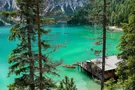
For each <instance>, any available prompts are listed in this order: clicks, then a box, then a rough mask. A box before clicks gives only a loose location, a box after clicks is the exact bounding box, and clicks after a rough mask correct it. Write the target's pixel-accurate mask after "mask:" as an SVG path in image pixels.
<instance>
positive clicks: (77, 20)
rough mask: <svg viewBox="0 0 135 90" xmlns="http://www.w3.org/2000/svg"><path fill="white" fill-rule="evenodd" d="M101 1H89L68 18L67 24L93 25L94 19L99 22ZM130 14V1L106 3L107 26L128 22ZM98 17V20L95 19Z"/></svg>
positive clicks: (122, 0) (117, 0)
mask: <svg viewBox="0 0 135 90" xmlns="http://www.w3.org/2000/svg"><path fill="white" fill-rule="evenodd" d="M102 3H103V2H102V1H100V0H96V1H91V2H89V4H88V5H87V6H86V7H85V8H83V9H81V10H80V11H79V12H77V13H75V14H74V15H72V16H70V20H69V21H68V23H70V24H90V23H92V22H94V23H95V21H96V19H97V20H98V21H97V22H99V21H100V20H99V19H102V18H99V17H101V16H102V15H103V14H102V9H103V5H102ZM129 13H130V0H109V1H108V2H107V18H108V24H109V25H115V26H121V23H126V22H127V21H128V16H129ZM96 17H98V18H96Z"/></svg>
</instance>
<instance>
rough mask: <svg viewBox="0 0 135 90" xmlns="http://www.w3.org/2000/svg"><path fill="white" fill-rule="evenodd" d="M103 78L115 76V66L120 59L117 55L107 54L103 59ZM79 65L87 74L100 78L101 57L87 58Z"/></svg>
mask: <svg viewBox="0 0 135 90" xmlns="http://www.w3.org/2000/svg"><path fill="white" fill-rule="evenodd" d="M105 61H106V63H105V73H104V77H105V80H107V79H109V78H112V77H115V76H116V75H115V69H116V68H117V63H118V62H120V61H121V59H118V58H117V56H108V57H106V59H105ZM79 66H80V67H81V68H82V69H83V70H84V71H86V72H87V73H88V74H91V75H92V76H94V77H96V78H97V79H99V80H101V79H102V76H101V71H102V58H98V59H92V60H87V61H84V62H82V63H80V64H79Z"/></svg>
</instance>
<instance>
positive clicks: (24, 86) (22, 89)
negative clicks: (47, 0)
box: [4, 0, 61, 90]
mask: <svg viewBox="0 0 135 90" xmlns="http://www.w3.org/2000/svg"><path fill="white" fill-rule="evenodd" d="M36 1H37V0H36ZM36 1H34V2H33V0H17V5H18V7H20V10H19V13H18V12H16V13H15V16H16V15H17V16H18V17H20V18H21V19H20V20H18V22H16V23H15V25H14V26H13V27H12V28H11V30H10V36H9V40H11V41H13V40H19V42H18V44H17V46H16V48H15V49H14V50H13V51H12V53H11V54H10V56H9V59H8V62H9V64H10V65H9V73H8V76H9V77H10V75H12V74H14V75H16V76H18V77H17V78H15V80H14V82H13V83H12V84H10V85H9V86H8V87H9V90H34V88H35V90H38V89H39V87H40V85H39V82H42V84H43V89H46V90H50V89H52V88H55V87H56V86H55V83H54V81H53V80H52V79H51V78H49V77H47V75H48V74H53V75H58V74H57V73H56V67H57V66H59V65H60V64H61V62H57V61H52V60H50V58H49V54H50V53H49V52H48V49H49V48H52V45H50V44H48V41H49V40H48V39H47V40H48V41H47V40H46V38H41V48H42V51H43V53H42V55H41V57H42V74H43V75H42V76H43V79H42V81H41V80H40V75H39V72H40V70H39V60H38V57H39V53H38V44H37V42H38V40H37V36H38V35H37V33H38V31H37V26H36V23H37V18H36V17H37V10H36V9H35V8H36V7H37V6H36V5H37V4H36ZM31 2H33V3H31ZM9 13H10V12H9ZM9 13H8V12H5V13H4V14H5V15H7V16H8V17H12V15H11V14H9ZM40 21H41V22H42V23H43V24H45V25H48V24H52V23H54V19H48V18H42V19H41V20H40ZM40 27H41V26H40ZM49 32H50V30H44V29H43V28H41V32H40V34H41V37H43V36H44V37H46V36H47V34H48V33H49ZM50 41H51V40H50ZM51 50H52V49H51ZM52 51H53V50H52Z"/></svg>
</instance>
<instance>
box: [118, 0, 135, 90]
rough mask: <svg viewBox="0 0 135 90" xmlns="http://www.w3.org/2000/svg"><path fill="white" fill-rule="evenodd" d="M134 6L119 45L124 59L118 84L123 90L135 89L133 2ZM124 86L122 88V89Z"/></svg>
mask: <svg viewBox="0 0 135 90" xmlns="http://www.w3.org/2000/svg"><path fill="white" fill-rule="evenodd" d="M131 3H132V4H129V6H130V7H131V13H130V15H129V19H128V23H124V24H123V25H122V27H123V35H122V36H121V42H120V44H119V47H118V48H119V50H120V52H121V53H120V54H119V55H118V57H119V58H121V59H123V60H122V61H121V62H120V63H119V64H118V69H117V71H116V74H117V75H118V77H119V79H118V83H119V85H120V88H123V90H134V89H135V66H134V64H135V56H134V55H135V49H134V48H135V47H134V46H135V42H134V39H135V13H134V12H135V2H134V0H131ZM121 86H122V87H121Z"/></svg>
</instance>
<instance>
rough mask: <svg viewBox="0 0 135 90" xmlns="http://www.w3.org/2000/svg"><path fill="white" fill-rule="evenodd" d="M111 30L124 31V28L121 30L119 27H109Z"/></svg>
mask: <svg viewBox="0 0 135 90" xmlns="http://www.w3.org/2000/svg"><path fill="white" fill-rule="evenodd" d="M108 29H109V30H116V31H122V28H119V27H117V26H108Z"/></svg>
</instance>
